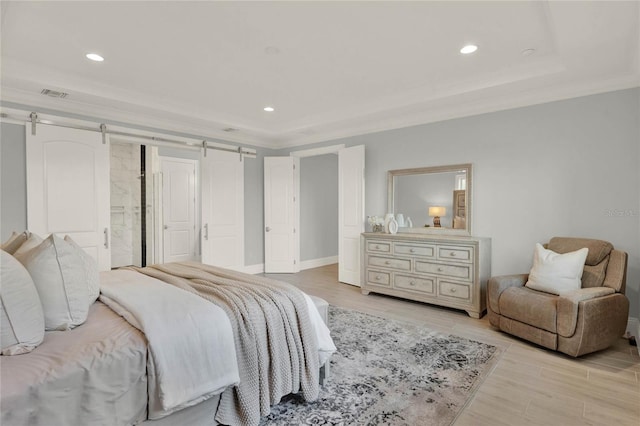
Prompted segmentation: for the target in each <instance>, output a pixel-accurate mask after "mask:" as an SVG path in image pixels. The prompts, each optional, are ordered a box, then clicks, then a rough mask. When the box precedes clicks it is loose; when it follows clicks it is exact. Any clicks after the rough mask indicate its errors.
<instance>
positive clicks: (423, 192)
mask: <svg viewBox="0 0 640 426" xmlns="http://www.w3.org/2000/svg"><path fill="white" fill-rule="evenodd" d="M387 179H388V195H387V200H388V203H387V212H390V213H393V214H394V215H395V217H396V220H398V222H399V229H398V232H413V233H428V234H459V235H471V188H472V185H471V183H472V182H471V164H454V165H450V166H438V167H421V168H415V169H400V170H390V171H389V172H388V174H387Z"/></svg>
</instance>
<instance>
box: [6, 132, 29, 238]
mask: <svg viewBox="0 0 640 426" xmlns="http://www.w3.org/2000/svg"><path fill="white" fill-rule="evenodd" d="M24 141H25V128H24V126H20V125H18V124H9V123H0V167H1V170H0V192H1V193H0V224H1V225H0V235H1V236H0V239H1V240H2V241H5V240H6V239H7V238H8V237H9V235H11V231H14V230H16V231H18V232H21V231H24V230H25V229H27V170H26V167H25V158H26V145H25V143H24Z"/></svg>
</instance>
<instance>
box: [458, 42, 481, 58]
mask: <svg viewBox="0 0 640 426" xmlns="http://www.w3.org/2000/svg"><path fill="white" fill-rule="evenodd" d="M476 50H478V46H476V45H475V44H467V45H466V46H465V47H463V48H462V49H460V53H462V54H463V55H468V54H470V53H473V52H475V51H476Z"/></svg>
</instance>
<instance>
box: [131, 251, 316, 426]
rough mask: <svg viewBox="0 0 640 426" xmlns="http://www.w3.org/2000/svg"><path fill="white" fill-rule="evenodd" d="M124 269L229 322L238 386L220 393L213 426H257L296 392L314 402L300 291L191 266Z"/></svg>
mask: <svg viewBox="0 0 640 426" xmlns="http://www.w3.org/2000/svg"><path fill="white" fill-rule="evenodd" d="M130 269H133V270H135V271H138V272H140V273H142V274H145V275H149V276H151V277H154V278H157V279H159V280H161V281H164V282H166V283H169V284H172V285H175V286H177V287H179V288H182V289H184V290H186V291H189V292H192V293H196V294H198V295H199V296H201V297H203V298H205V299H207V300H209V301H211V302H213V303H215V304H216V305H218V306H220V307H221V308H222V309H224V311H225V312H226V314H227V316H228V317H229V319H230V321H231V325H232V327H233V334H234V337H235V346H236V353H237V357H238V368H239V370H240V384H239V385H238V386H235V387H233V388H228V389H226V390H225V391H224V392H223V393H222V395H221V398H220V405H219V407H218V411H217V414H216V420H217V421H218V422H220V423H222V424H225V425H257V424H258V423H259V421H260V417H261V416H265V415H267V414H269V412H270V407H271V405H273V404H277V403H278V402H279V401H280V399H281V398H282V397H283V396H285V395H288V394H290V393H298V392H300V391H302V397H303V398H304V399H305V400H307V401H313V400H315V399H316V398H317V397H318V392H319V383H318V382H319V381H318V374H319V371H318V370H319V364H318V344H317V341H316V338H315V335H314V333H313V330H312V327H311V323H310V321H309V311H308V308H307V304H306V302H305V299H304V296H303V295H302V293H301V292H300V290H298V289H296V288H295V287H293V286H292V285H290V284H287V283H283V282H279V281H275V280H271V279H268V278H264V277H259V276H255V275H248V274H244V273H241V272H235V271H231V270H228V269H223V268H217V267H214V266H209V265H203V264H199V263H192V262H180V263H168V264H164V265H153V266H149V267H146V268H130ZM202 326H215V324H211V325H207V324H202Z"/></svg>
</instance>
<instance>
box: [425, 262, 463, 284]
mask: <svg viewBox="0 0 640 426" xmlns="http://www.w3.org/2000/svg"><path fill="white" fill-rule="evenodd" d="M416 272H421V273H423V274H434V275H440V276H445V277H451V278H456V279H459V280H464V281H472V280H473V265H452V264H444V263H432V262H424V261H420V260H416Z"/></svg>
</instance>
